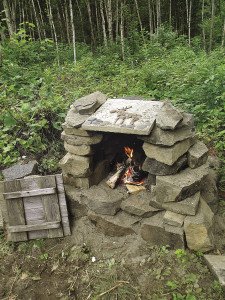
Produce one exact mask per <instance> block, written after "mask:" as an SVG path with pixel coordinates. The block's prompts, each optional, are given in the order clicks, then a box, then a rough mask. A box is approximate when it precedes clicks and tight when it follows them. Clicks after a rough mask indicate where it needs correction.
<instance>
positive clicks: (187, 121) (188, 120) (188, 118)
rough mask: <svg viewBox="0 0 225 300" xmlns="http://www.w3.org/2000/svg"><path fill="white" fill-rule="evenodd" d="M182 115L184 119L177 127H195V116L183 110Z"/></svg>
mask: <svg viewBox="0 0 225 300" xmlns="http://www.w3.org/2000/svg"><path fill="white" fill-rule="evenodd" d="M182 116H183V120H182V122H181V123H179V124H178V125H177V128H181V127H183V128H184V127H188V128H194V126H195V122H194V116H193V115H192V114H189V113H186V112H182Z"/></svg>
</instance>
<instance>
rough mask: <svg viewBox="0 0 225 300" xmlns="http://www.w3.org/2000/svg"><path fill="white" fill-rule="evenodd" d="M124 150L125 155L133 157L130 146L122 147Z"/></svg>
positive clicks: (132, 150)
mask: <svg viewBox="0 0 225 300" xmlns="http://www.w3.org/2000/svg"><path fill="white" fill-rule="evenodd" d="M124 152H125V154H126V155H127V157H129V158H133V154H134V149H132V148H130V147H124Z"/></svg>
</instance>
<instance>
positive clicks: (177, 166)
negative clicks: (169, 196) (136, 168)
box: [142, 155, 187, 175]
mask: <svg viewBox="0 0 225 300" xmlns="http://www.w3.org/2000/svg"><path fill="white" fill-rule="evenodd" d="M186 165H187V156H186V155H183V156H181V157H180V158H178V160H177V161H176V162H175V163H174V164H173V165H172V166H169V165H166V164H164V163H161V162H159V161H157V160H155V159H153V158H149V157H147V158H146V159H145V161H144V163H143V166H142V170H143V171H146V172H149V173H150V174H153V175H172V174H175V173H177V172H178V171H179V170H181V169H182V168H183V167H184V166H186Z"/></svg>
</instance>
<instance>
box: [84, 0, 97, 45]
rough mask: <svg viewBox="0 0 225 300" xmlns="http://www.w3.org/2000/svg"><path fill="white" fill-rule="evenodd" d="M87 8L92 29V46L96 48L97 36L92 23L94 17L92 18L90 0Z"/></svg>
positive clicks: (87, 0)
mask: <svg viewBox="0 0 225 300" xmlns="http://www.w3.org/2000/svg"><path fill="white" fill-rule="evenodd" d="M85 2H86V6H87V11H88V19H89V23H90V27H91V40H92V44H93V46H94V48H95V35H94V27H93V22H92V16H91V6H90V2H89V0H86V1H85Z"/></svg>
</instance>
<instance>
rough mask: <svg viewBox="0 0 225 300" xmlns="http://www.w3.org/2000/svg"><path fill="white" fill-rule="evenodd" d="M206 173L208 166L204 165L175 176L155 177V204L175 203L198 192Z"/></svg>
mask: <svg viewBox="0 0 225 300" xmlns="http://www.w3.org/2000/svg"><path fill="white" fill-rule="evenodd" d="M208 171H209V167H208V164H205V165H203V166H201V167H199V168H196V169H190V168H187V169H185V170H183V171H181V172H179V173H177V174H175V175H168V176H157V177H156V188H155V191H156V200H157V202H159V203H164V202H176V201H181V200H183V199H185V198H188V197H190V196H192V195H194V194H195V193H196V192H198V191H200V189H201V183H202V180H203V179H204V178H205V177H206V175H207V174H208Z"/></svg>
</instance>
